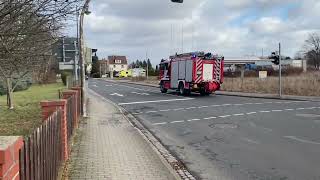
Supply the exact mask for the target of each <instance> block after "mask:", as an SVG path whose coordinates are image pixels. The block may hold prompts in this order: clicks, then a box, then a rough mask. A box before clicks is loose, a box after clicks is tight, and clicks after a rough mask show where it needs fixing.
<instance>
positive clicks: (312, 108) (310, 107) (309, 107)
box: [306, 107, 317, 109]
mask: <svg viewBox="0 0 320 180" xmlns="http://www.w3.org/2000/svg"><path fill="white" fill-rule="evenodd" d="M315 108H317V107H308V108H306V109H315Z"/></svg>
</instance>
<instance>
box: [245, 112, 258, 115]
mask: <svg viewBox="0 0 320 180" xmlns="http://www.w3.org/2000/svg"><path fill="white" fill-rule="evenodd" d="M246 114H247V115H250V114H257V112H248V113H246Z"/></svg>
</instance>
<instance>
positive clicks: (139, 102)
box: [118, 98, 194, 105]
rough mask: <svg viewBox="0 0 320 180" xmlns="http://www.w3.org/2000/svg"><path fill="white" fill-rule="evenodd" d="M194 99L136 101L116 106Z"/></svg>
mask: <svg viewBox="0 0 320 180" xmlns="http://www.w3.org/2000/svg"><path fill="white" fill-rule="evenodd" d="M192 99H194V98H183V99H164V100H154V101H136V102H128V103H119V104H118V105H131V104H147V103H160V102H172V101H188V100H192Z"/></svg>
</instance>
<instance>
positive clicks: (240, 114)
mask: <svg viewBox="0 0 320 180" xmlns="http://www.w3.org/2000/svg"><path fill="white" fill-rule="evenodd" d="M232 116H244V113H239V114H233V115H232Z"/></svg>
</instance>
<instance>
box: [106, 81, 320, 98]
mask: <svg viewBox="0 0 320 180" xmlns="http://www.w3.org/2000/svg"><path fill="white" fill-rule="evenodd" d="M103 80H104V81H108V82H119V83H127V84H136V85H142V86H148V87H157V88H158V87H159V85H156V84H147V83H139V82H132V81H127V82H121V81H117V80H108V79H103ZM215 94H216V95H222V96H238V97H250V98H264V99H278V100H279V99H280V100H296V101H312V102H320V98H319V97H313V96H291V95H283V96H282V97H281V98H280V97H279V96H278V95H276V94H259V93H242V92H230V91H217V92H216V93H215Z"/></svg>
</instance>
